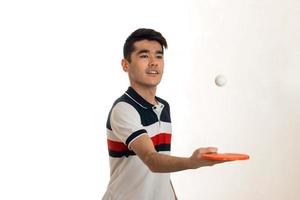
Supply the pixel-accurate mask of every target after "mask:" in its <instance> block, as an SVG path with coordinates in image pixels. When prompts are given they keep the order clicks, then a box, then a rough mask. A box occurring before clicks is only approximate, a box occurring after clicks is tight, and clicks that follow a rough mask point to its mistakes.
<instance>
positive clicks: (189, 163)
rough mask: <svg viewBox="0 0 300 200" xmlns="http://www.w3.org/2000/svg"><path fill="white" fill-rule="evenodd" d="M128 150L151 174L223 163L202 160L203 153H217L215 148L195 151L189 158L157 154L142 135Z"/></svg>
mask: <svg viewBox="0 0 300 200" xmlns="http://www.w3.org/2000/svg"><path fill="white" fill-rule="evenodd" d="M130 148H131V149H132V150H133V151H134V152H135V153H136V154H137V155H138V156H139V158H140V159H141V160H142V161H143V162H144V163H145V164H146V165H147V166H148V167H149V169H150V170H151V171H152V172H160V173H168V172H176V171H182V170H186V169H196V168H199V167H205V166H213V165H215V164H218V163H223V162H224V161H209V160H205V159H203V158H202V154H205V153H217V148H214V147H207V148H199V149H196V150H195V151H194V152H193V154H192V155H191V156H190V157H176V156H170V155H166V154H162V153H158V152H157V151H156V150H155V148H154V145H153V143H152V140H151V139H150V137H149V136H148V135H147V134H143V135H141V136H140V137H138V138H137V139H136V140H134V141H133V142H132V143H131V144H130Z"/></svg>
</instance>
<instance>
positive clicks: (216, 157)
mask: <svg viewBox="0 0 300 200" xmlns="http://www.w3.org/2000/svg"><path fill="white" fill-rule="evenodd" d="M202 157H203V158H204V159H206V160H213V161H234V160H248V159H249V158H250V156H249V155H247V154H241V153H207V154H203V155H202Z"/></svg>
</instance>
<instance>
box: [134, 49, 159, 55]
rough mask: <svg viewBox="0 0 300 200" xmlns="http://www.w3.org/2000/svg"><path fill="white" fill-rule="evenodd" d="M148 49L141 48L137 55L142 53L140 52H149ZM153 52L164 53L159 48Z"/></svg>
mask: <svg viewBox="0 0 300 200" xmlns="http://www.w3.org/2000/svg"><path fill="white" fill-rule="evenodd" d="M149 52H150V51H149V50H148V49H141V50H139V51H138V52H137V54H138V55H139V54H142V53H149ZM155 54H164V53H163V51H161V50H157V51H155Z"/></svg>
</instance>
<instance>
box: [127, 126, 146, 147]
mask: <svg viewBox="0 0 300 200" xmlns="http://www.w3.org/2000/svg"><path fill="white" fill-rule="evenodd" d="M143 133H147V131H146V129H141V130H138V131H135V132H133V133H132V134H131V135H130V136H129V137H128V138H127V140H126V144H127V145H128V144H129V143H130V142H131V141H132V140H133V139H134V138H136V137H137V136H139V135H141V134H143Z"/></svg>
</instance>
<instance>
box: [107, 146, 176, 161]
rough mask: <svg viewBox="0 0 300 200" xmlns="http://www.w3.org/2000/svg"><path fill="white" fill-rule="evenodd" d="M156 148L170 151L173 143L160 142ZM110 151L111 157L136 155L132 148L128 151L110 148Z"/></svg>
mask: <svg viewBox="0 0 300 200" xmlns="http://www.w3.org/2000/svg"><path fill="white" fill-rule="evenodd" d="M155 150H156V151H157V152H160V151H170V150H171V145H170V144H160V145H156V146H155ZM108 153H109V155H110V156H111V157H114V158H121V157H123V156H125V157H129V156H134V155H136V154H135V153H134V151H130V150H127V151H112V150H108Z"/></svg>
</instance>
